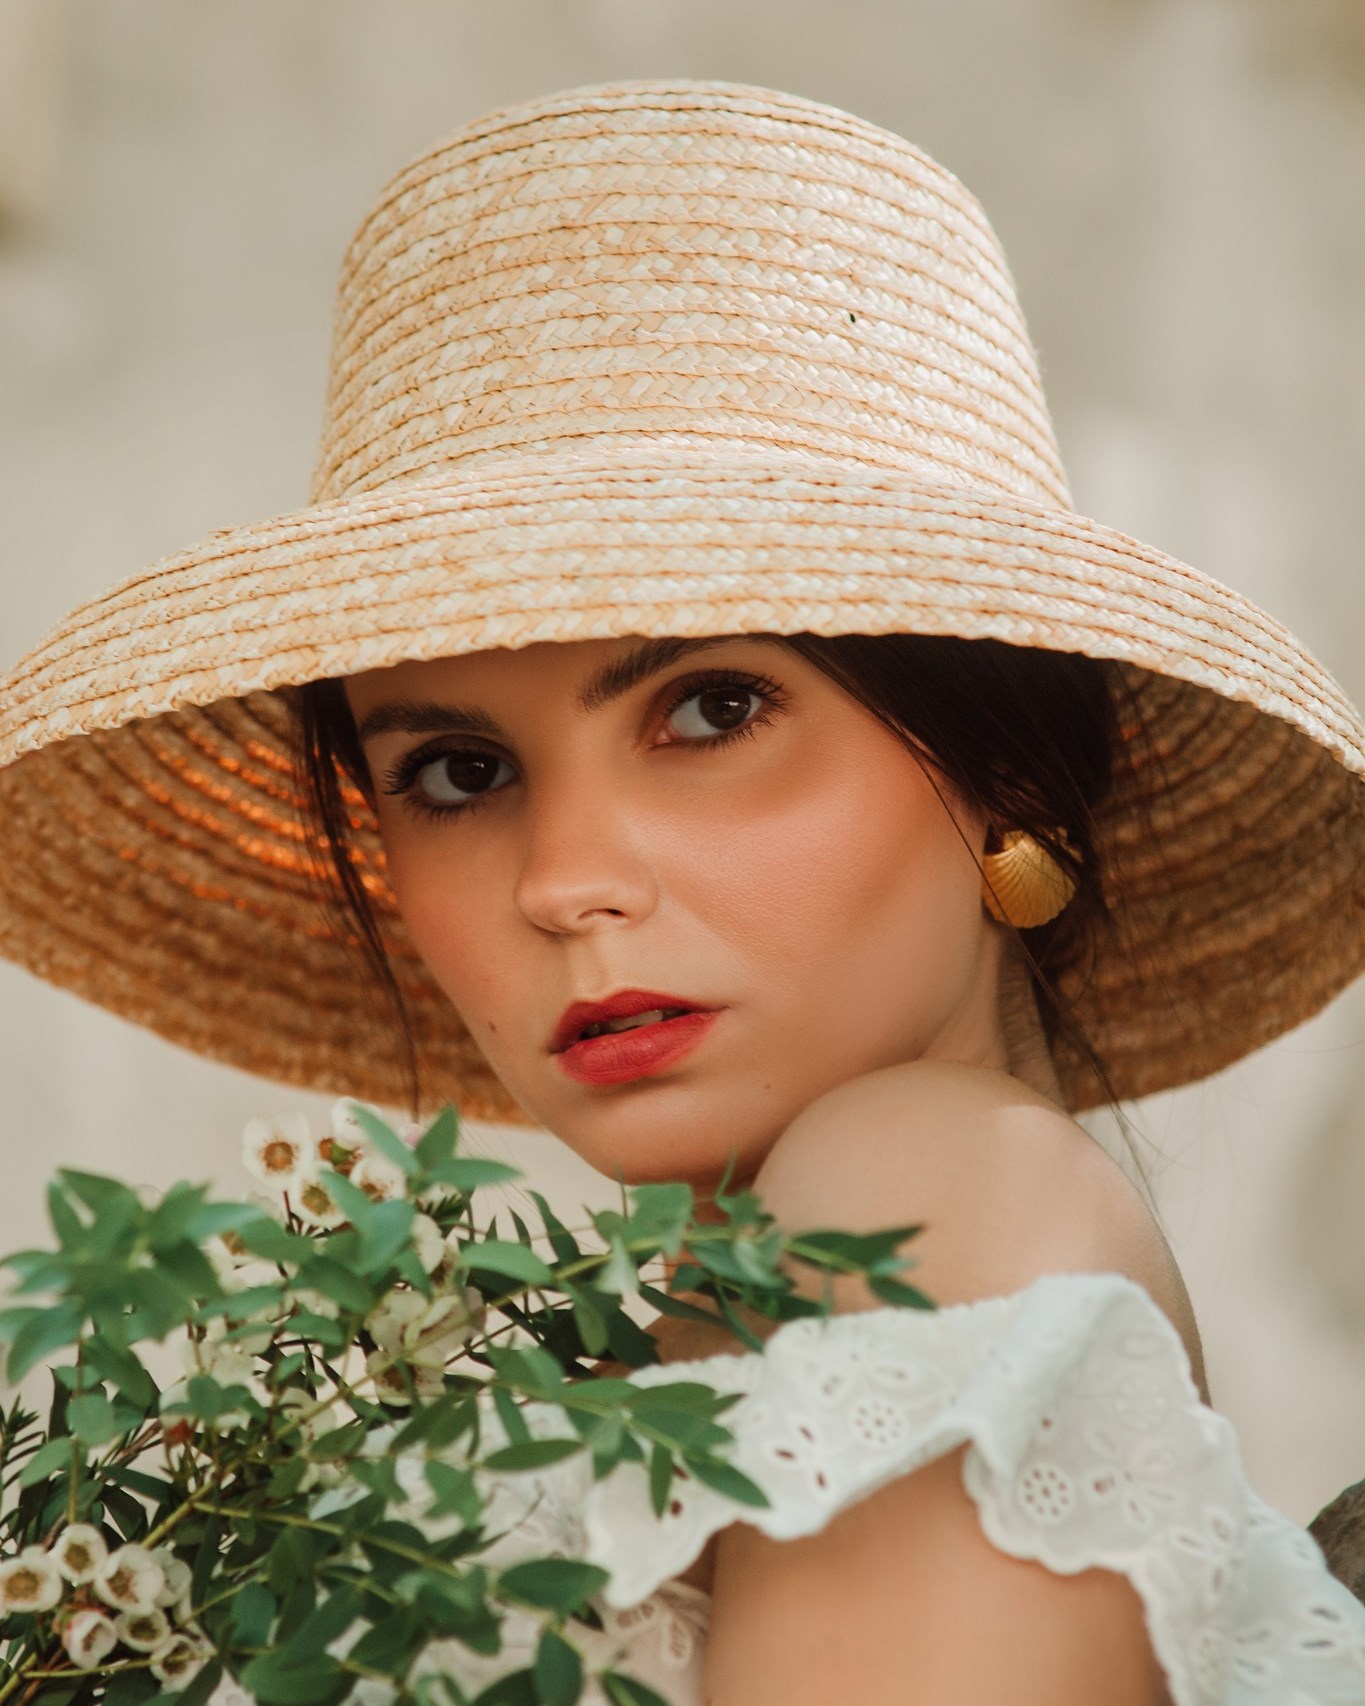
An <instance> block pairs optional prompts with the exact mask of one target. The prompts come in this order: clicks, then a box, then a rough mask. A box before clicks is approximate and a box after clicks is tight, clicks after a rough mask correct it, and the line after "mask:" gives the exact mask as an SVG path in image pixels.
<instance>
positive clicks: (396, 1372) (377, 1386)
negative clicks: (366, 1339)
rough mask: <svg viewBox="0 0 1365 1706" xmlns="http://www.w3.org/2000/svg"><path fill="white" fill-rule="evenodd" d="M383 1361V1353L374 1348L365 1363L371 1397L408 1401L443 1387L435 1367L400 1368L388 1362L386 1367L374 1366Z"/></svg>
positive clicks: (428, 1396)
mask: <svg viewBox="0 0 1365 1706" xmlns="http://www.w3.org/2000/svg"><path fill="white" fill-rule="evenodd" d="M386 1360H387V1357H386V1353H385V1352H383V1351H376V1352H375V1354H374V1355H373V1356H372V1357H370V1358H369V1359H368V1360H367V1362H366V1364H365V1366H366V1368H367V1369H368V1371H369V1374H370V1377H371V1379H372V1380H373V1381H374V1392H375V1397H376V1398H378V1399H380V1401H381V1402H383V1403H385V1404H411V1403H412V1401H413V1399H414V1398H435V1397H436V1396H437V1394H438V1393H440V1392H442V1391H444V1389H445V1376H444V1375H443V1374H442V1373H441V1370H440V1369H439V1368H426V1367H423V1366H422V1365H421V1364H415V1365H414V1366H413V1367H412V1368H408V1369H404V1368H402V1367H398V1366H395V1365H394V1364H392V1363H389V1364H388V1366H387V1367H384V1368H380V1367H378V1366H377V1365H378V1364H379V1363H382V1362H385V1361H386Z"/></svg>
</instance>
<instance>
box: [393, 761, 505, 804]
mask: <svg viewBox="0 0 1365 1706" xmlns="http://www.w3.org/2000/svg"><path fill="white" fill-rule="evenodd" d="M514 774H515V772H514V771H513V769H512V766H511V765H510V764H509V763H508V762H507V760H506V759H505V758H495V757H494V756H493V754H492V753H491V752H443V753H441V754H440V755H439V756H438V757H436V758H432V759H429V760H428V761H427V762H426V763H425V764H423V765H422V766H421V767H420V768H419V769H417V770H415V771H414V772H413V774H412V780H411V783H410V784H409V785H410V787H411V788H412V791H413V793H414V794H415V795H416V796H417V798H418V799H420V800H423V801H425V802H427V803H428V804H430V805H434V806H462V805H465V804H467V803H468V802H469V801H470V800H475V799H478V798H479V796H480V795H482V794H491V793H492V792H493V790H494V789H495V788H501V787H504V786H505V785H506V784H507V782H509V781H510V780H511V778H512V776H513V775H514Z"/></svg>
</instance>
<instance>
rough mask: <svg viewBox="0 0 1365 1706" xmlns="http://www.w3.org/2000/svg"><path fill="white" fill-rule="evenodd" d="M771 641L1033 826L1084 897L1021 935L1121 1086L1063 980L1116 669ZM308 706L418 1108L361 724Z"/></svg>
mask: <svg viewBox="0 0 1365 1706" xmlns="http://www.w3.org/2000/svg"><path fill="white" fill-rule="evenodd" d="M762 637H763V638H768V639H775V640H779V641H780V642H781V643H782V644H784V645H787V646H790V647H791V649H792V650H793V651H795V652H796V653H798V654H799V655H800V656H801V657H803V658H805V659H806V660H807V661H808V662H810V663H812V664H813V665H815V667H816V668H817V669H820V670H822V671H823V672H824V673H825V674H826V675H827V676H829V677H830V679H831V680H833V681H835V682H836V683H838V685H839V686H841V687H843V688H844V689H845V690H846V691H847V692H848V693H850V694H851V695H852V696H853V698H855V699H856V700H857V701H858V702H859V703H860V704H862V705H864V706H865V707H866V708H867V709H868V710H869V711H871V712H872V713H873V715H874V716H876V717H878V718H879V719H880V720H881V721H882V722H883V723H885V724H886V726H887V727H888V728H890V729H891V730H892V731H893V732H894V733H895V734H896V735H897V736H898V737H899V738H900V739H902V740H903V741H905V743H906V744H907V746H909V747H910V749H911V750H912V751H913V752H915V753H916V754H917V755H919V756H920V757H921V758H922V759H924V760H925V761H926V762H927V763H928V764H929V765H930V766H931V767H932V770H931V777H932V773H933V772H937V773H938V775H939V776H940V777H942V779H943V781H944V782H945V783H946V784H947V785H948V786H949V787H950V788H951V789H953V790H954V791H955V792H956V793H957V794H958V795H959V797H960V798H962V799H965V800H967V801H969V802H970V803H971V804H972V805H973V806H975V807H976V808H977V809H978V810H979V811H980V812H981V813H982V814H983V815H984V816H985V817H986V818H987V820H988V821H989V823H990V824H991V826H992V831H993V832H994V833H995V834H998V833H999V832H1001V831H1003V830H1006V829H1023V830H1026V831H1027V832H1028V833H1029V834H1030V835H1032V836H1034V837H1035V838H1036V839H1037V840H1038V841H1039V842H1041V843H1042V845H1043V846H1044V847H1046V848H1047V850H1048V851H1049V852H1050V853H1051V854H1052V855H1053V857H1054V858H1055V859H1057V860H1058V862H1059V863H1060V864H1061V865H1062V866H1063V867H1064V868H1065V869H1067V870H1068V871H1069V872H1070V873H1071V874H1072V875H1073V876H1074V878H1075V879H1076V885H1077V886H1076V893H1075V896H1074V898H1073V899H1072V901H1071V902H1070V904H1069V905H1068V906H1067V907H1066V908H1064V910H1063V911H1062V912H1061V913H1060V914H1059V916H1058V917H1057V918H1056V919H1054V920H1053V921H1052V922H1051V923H1049V924H1044V925H1040V926H1038V927H1037V928H1035V929H1032V930H1029V931H1027V932H1026V933H1024V932H1015V936H1016V940H1017V942H1018V945H1019V949H1020V951H1021V953H1022V955H1023V957H1024V960H1025V962H1026V964H1027V966H1028V969H1029V974H1030V978H1031V980H1032V985H1033V989H1034V993H1035V997H1036V1000H1037V1003H1038V1012H1039V1017H1040V1019H1041V1021H1042V1026H1043V1032H1044V1035H1045V1037H1046V1038H1047V1042H1048V1046H1049V1048H1055V1045H1056V1044H1057V1042H1058V1041H1059V1040H1061V1039H1065V1042H1066V1044H1067V1047H1068V1048H1069V1050H1070V1051H1071V1052H1072V1053H1073V1054H1076V1055H1079V1056H1080V1057H1081V1058H1082V1059H1084V1060H1085V1061H1086V1062H1087V1064H1088V1065H1089V1066H1090V1068H1091V1069H1092V1071H1093V1072H1094V1073H1095V1075H1096V1077H1097V1078H1098V1080H1099V1082H1100V1083H1101V1084H1103V1085H1105V1086H1106V1088H1107V1087H1108V1083H1109V1080H1108V1075H1107V1073H1106V1071H1105V1069H1104V1064H1103V1062H1102V1061H1100V1060H1099V1059H1098V1058H1097V1057H1096V1054H1095V1051H1094V1048H1093V1047H1092V1045H1091V1043H1090V1040H1089V1038H1088V1037H1087V1036H1086V1035H1085V1032H1084V1029H1083V1027H1082V1026H1081V1024H1080V1022H1079V1021H1078V1019H1077V1017H1076V1014H1075V1011H1074V1008H1073V1006H1072V1005H1071V1003H1069V1002H1067V1001H1066V1000H1065V999H1064V998H1063V996H1062V995H1061V993H1060V991H1059V987H1058V985H1059V980H1060V979H1061V977H1062V975H1063V974H1067V976H1068V977H1070V978H1079V980H1080V981H1081V983H1082V984H1083V982H1084V978H1085V976H1086V975H1087V973H1088V969H1089V961H1090V958H1091V955H1092V953H1093V948H1094V944H1095V941H1096V938H1097V935H1098V933H1099V932H1100V930H1101V929H1103V927H1104V925H1105V923H1106V921H1107V908H1106V902H1105V897H1104V891H1103V889H1102V887H1101V884H1100V880H1099V875H1098V868H1097V858H1096V848H1095V820H1096V814H1097V812H1098V811H1099V808H1100V807H1101V805H1102V803H1103V802H1104V799H1105V796H1106V794H1107V793H1108V791H1109V788H1110V784H1111V779H1112V775H1113V769H1114V761H1115V752H1116V749H1117V739H1118V735H1117V717H1116V711H1115V683H1116V678H1115V676H1114V675H1113V672H1112V666H1110V665H1108V664H1104V663H1101V662H1097V661H1096V660H1095V659H1093V658H1087V657H1082V656H1079V655H1076V654H1071V653H1064V652H1050V651H1041V650H1037V649H1034V648H1030V647H1022V646H1010V645H1006V644H1004V643H1003V642H1001V641H997V640H961V639H956V638H952V637H947V636H937V635H920V634H885V635H864V634H847V635H840V636H837V637H834V638H825V637H822V636H819V635H815V634H795V635H789V636H782V635H765V636H762ZM296 705H297V712H298V719H299V750H298V769H299V786H300V791H301V793H302V795H303V798H304V800H305V803H306V813H305V833H306V834H307V835H308V836H309V838H310V840H311V842H312V843H313V849H314V855H315V859H316V862H317V864H318V867H319V869H320V870H322V871H323V873H324V880H325V886H326V895H325V897H324V898H325V904H326V905H327V906H328V909H329V911H330V912H331V914H332V916H333V917H334V918H335V919H336V920H337V921H338V922H339V923H340V924H341V925H342V927H343V929H344V931H345V934H346V936H347V937H348V939H350V940H352V941H354V942H355V944H356V946H357V948H358V950H359V952H360V953H361V955H362V956H363V958H364V960H365V963H366V965H367V967H368V969H369V971H370V972H371V973H372V974H373V975H374V976H375V977H377V978H378V980H379V982H380V984H381V986H382V987H383V988H384V989H385V990H386V992H387V994H388V997H389V1001H390V1005H391V1007H392V1010H393V1016H394V1020H395V1024H396V1029H397V1035H398V1038H399V1040H400V1042H401V1045H402V1048H403V1052H404V1056H405V1059H406V1062H407V1066H408V1074H409V1078H410V1081H411V1085H412V1091H413V1106H414V1107H416V1106H417V1105H418V1104H419V1102H420V1096H419V1094H418V1092H419V1089H420V1086H419V1084H418V1082H417V1067H416V1048H415V1045H414V1042H413V1035H412V1028H411V1024H410V1021H409V1017H408V1014H407V1012H406V1009H405V1007H404V1003H403V999H402V995H401V992H400V990H399V987H398V983H397V980H396V979H395V977H394V974H393V970H392V967H391V966H390V964H389V961H388V956H387V954H386V953H385V951H384V945H383V940H382V937H381V934H380V930H379V926H378V923H377V921H376V918H375V914H374V911H373V908H372V907H371V905H370V900H369V897H368V895H367V894H366V892H365V889H364V887H363V885H362V883H361V880H360V876H359V871H358V868H357V863H356V859H355V852H354V838H353V831H352V826H351V816H350V811H349V810H348V808H347V806H346V802H345V798H344V782H345V781H349V782H350V783H351V784H352V785H353V786H354V787H355V788H356V789H358V790H359V791H360V792H361V793H362V794H363V795H364V796H365V797H366V798H368V799H370V800H372V799H373V790H372V784H371V781H370V776H369V770H368V767H367V765H366V763H365V758H364V754H363V753H362V751H361V749H360V743H359V741H358V739H357V737H356V730H355V723H354V721H353V719H352V717H351V713H350V708H349V706H348V704H347V701H346V696H345V693H344V691H343V689H342V685H341V683H340V682H339V681H335V680H326V681H316V682H311V683H309V684H308V685H307V686H305V687H303V688H301V689H299V690H298V694H297V700H296ZM991 845H993V843H988V848H989V847H990V846H991ZM1113 1101H1114V1098H1113V1096H1112V1095H1111V1096H1110V1102H1111V1104H1112V1103H1113Z"/></svg>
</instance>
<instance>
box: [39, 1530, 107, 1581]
mask: <svg viewBox="0 0 1365 1706" xmlns="http://www.w3.org/2000/svg"><path fill="white" fill-rule="evenodd" d="M108 1556H109V1548H108V1547H107V1546H106V1545H105V1543H104V1536H103V1535H102V1534H101V1533H100V1531H99V1529H97V1528H94V1527H92V1526H91V1524H90V1523H88V1522H73V1523H72V1524H71V1526H70V1527H69V1528H66V1529H63V1531H62V1532H61V1534H59V1535H58V1537H57V1544H56V1545H55V1546H54V1547H53V1548H52V1562H53V1563H54V1564H55V1565H56V1566H57V1568H58V1569H59V1570H60V1571H61V1573H62V1574H63V1575H64V1576H65V1577H66V1579H67V1581H69V1582H71V1583H72V1584H73V1585H74V1586H76V1587H80V1586H81V1585H82V1584H83V1583H85V1582H93V1581H94V1579H95V1572H96V1570H98V1569H99V1567H100V1565H101V1564H102V1563H103V1562H104V1560H105V1559H106V1558H107V1557H108Z"/></svg>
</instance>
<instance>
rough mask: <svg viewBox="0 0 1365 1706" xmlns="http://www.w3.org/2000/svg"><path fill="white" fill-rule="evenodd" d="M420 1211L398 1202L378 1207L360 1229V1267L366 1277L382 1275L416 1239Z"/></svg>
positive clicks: (375, 1206) (377, 1205) (390, 1202)
mask: <svg viewBox="0 0 1365 1706" xmlns="http://www.w3.org/2000/svg"><path fill="white" fill-rule="evenodd" d="M415 1215H416V1210H415V1209H414V1208H413V1206H412V1204H411V1203H410V1202H402V1201H400V1200H399V1199H397V1198H394V1199H392V1200H390V1201H389V1202H381V1203H375V1204H374V1205H373V1208H372V1211H371V1213H370V1215H369V1216H368V1218H367V1219H366V1222H365V1224H364V1226H362V1227H361V1228H360V1265H361V1267H362V1269H363V1270H364V1272H365V1273H366V1274H372V1275H378V1274H382V1273H383V1272H384V1270H385V1269H386V1268H387V1267H388V1266H389V1265H390V1263H391V1262H392V1261H393V1259H394V1257H395V1256H396V1255H397V1254H398V1252H399V1251H400V1250H401V1249H402V1248H403V1246H404V1245H405V1244H406V1243H407V1242H408V1240H409V1239H410V1238H411V1236H412V1222H413V1219H414V1217H415Z"/></svg>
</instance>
